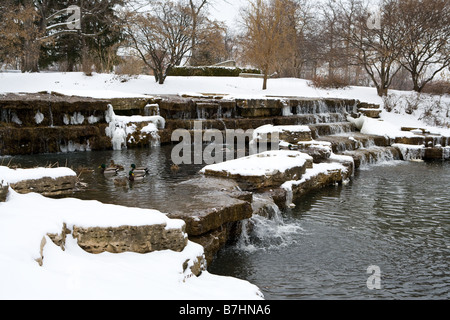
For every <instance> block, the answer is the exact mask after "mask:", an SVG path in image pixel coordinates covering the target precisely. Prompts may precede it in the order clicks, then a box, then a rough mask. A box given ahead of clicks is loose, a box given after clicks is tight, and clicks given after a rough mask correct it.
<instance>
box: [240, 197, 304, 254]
mask: <svg viewBox="0 0 450 320" xmlns="http://www.w3.org/2000/svg"><path fill="white" fill-rule="evenodd" d="M252 208H253V216H252V217H251V218H250V219H247V220H244V221H243V222H242V232H241V236H240V238H239V240H238V242H237V247H238V248H240V249H241V250H245V251H255V250H266V249H272V248H278V247H281V246H287V245H289V244H292V242H293V241H294V235H295V234H298V233H299V232H303V231H304V230H303V229H302V227H301V226H300V224H299V222H298V221H296V222H294V221H289V220H288V219H287V218H285V217H284V216H283V213H282V211H281V210H280V208H279V207H278V206H277V205H276V204H275V202H274V201H273V199H272V198H271V197H270V196H267V195H263V194H254V195H253V202H252Z"/></svg>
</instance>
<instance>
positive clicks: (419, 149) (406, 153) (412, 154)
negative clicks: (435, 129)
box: [392, 143, 425, 161]
mask: <svg viewBox="0 0 450 320" xmlns="http://www.w3.org/2000/svg"><path fill="white" fill-rule="evenodd" d="M392 146H393V147H395V148H397V149H398V150H399V151H400V153H401V154H402V157H403V160H406V161H414V160H422V159H423V157H424V155H425V146H423V145H418V146H415V145H407V144H401V143H395V144H393V145H392Z"/></svg>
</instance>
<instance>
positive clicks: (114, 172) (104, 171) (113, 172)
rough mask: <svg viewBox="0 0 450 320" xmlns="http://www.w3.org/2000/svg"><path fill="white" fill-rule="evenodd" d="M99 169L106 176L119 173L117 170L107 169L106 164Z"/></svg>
mask: <svg viewBox="0 0 450 320" xmlns="http://www.w3.org/2000/svg"><path fill="white" fill-rule="evenodd" d="M99 168H100V169H101V172H102V173H103V174H106V175H115V174H117V172H118V171H119V169H117V168H113V167H106V165H105V164H104V163H103V164H102V165H101V166H100V167H99Z"/></svg>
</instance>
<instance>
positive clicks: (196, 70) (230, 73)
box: [169, 67, 261, 77]
mask: <svg viewBox="0 0 450 320" xmlns="http://www.w3.org/2000/svg"><path fill="white" fill-rule="evenodd" d="M241 73H257V74H261V71H260V70H258V69H247V68H230V67H174V68H172V69H171V70H170V72H169V76H173V77H239V74H241Z"/></svg>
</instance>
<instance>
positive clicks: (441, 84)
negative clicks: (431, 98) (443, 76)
mask: <svg viewBox="0 0 450 320" xmlns="http://www.w3.org/2000/svg"><path fill="white" fill-rule="evenodd" d="M422 92H423V93H430V94H438V95H443V94H450V81H445V80H437V81H431V82H428V83H427V84H426V85H425V87H424V88H423V89H422Z"/></svg>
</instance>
